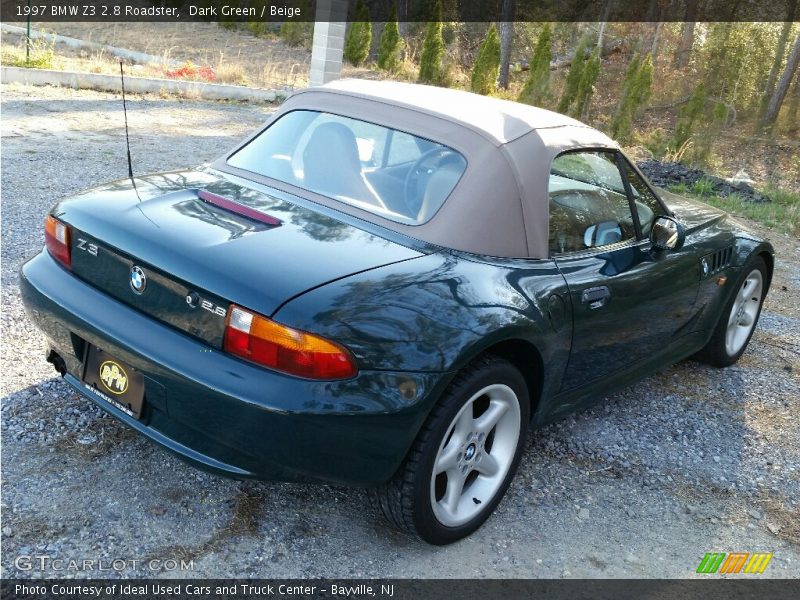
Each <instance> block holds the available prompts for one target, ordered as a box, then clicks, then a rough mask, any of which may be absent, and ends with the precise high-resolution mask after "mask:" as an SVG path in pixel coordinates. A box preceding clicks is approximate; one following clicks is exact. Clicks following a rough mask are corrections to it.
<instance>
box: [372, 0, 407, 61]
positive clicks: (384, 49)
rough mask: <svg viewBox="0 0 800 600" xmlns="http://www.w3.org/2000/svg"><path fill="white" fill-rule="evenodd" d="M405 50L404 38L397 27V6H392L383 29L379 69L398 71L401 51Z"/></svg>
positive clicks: (379, 52)
mask: <svg viewBox="0 0 800 600" xmlns="http://www.w3.org/2000/svg"><path fill="white" fill-rule="evenodd" d="M402 48H403V38H401V37H400V29H399V28H398V26H397V5H396V4H392V11H391V13H389V20H388V21H386V25H384V27H383V33H382V34H381V40H380V44H379V48H378V67H379V68H381V69H383V70H384V71H396V70H397V67H398V65H399V63H400V50H401V49H402Z"/></svg>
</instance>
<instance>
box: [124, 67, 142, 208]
mask: <svg viewBox="0 0 800 600" xmlns="http://www.w3.org/2000/svg"><path fill="white" fill-rule="evenodd" d="M119 77H120V79H121V80H122V112H123V114H124V116H125V145H126V147H127V149H128V177H130V179H131V183H133V189H134V191H135V192H136V196H137V197H138V196H139V190H137V189H136V180H135V179H134V178H133V163H132V162H131V136H130V134H129V133H128V106H127V102H126V101H125V73H124V72H123V70H122V61H121V60H120V61H119ZM139 200H141V198H139Z"/></svg>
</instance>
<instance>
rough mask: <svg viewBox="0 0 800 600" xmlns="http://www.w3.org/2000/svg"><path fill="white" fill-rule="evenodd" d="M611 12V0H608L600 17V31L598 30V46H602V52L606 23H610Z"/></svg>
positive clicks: (601, 49) (601, 50)
mask: <svg viewBox="0 0 800 600" xmlns="http://www.w3.org/2000/svg"><path fill="white" fill-rule="evenodd" d="M610 13H611V0H606V3H605V6H603V15H602V16H601V17H600V18H601V19H602V20H601V21H600V31H598V32H597V47H598V48H600V54H602V53H603V35H604V34H605V32H606V25H607V24H608V15H609V14H610Z"/></svg>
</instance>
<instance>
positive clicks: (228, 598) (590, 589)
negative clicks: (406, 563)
mask: <svg viewBox="0 0 800 600" xmlns="http://www.w3.org/2000/svg"><path fill="white" fill-rule="evenodd" d="M0 597H2V598H3V600H12V599H14V600H34V599H35V600H51V599H57V600H97V599H101V600H106V599H112V600H134V599H136V600H143V599H147V600H153V599H159V600H211V599H213V600H270V599H284V598H286V599H293V600H301V599H302V600H306V599H309V600H310V599H315V598H348V599H351V600H368V599H373V598H374V599H380V600H418V599H419V600H424V599H428V598H430V599H438V598H447V599H450V598H463V599H472V598H501V597H502V598H503V600H511V599H515V598H526V599H535V598H547V599H548V600H560V599H562V598H563V599H564V600H582V599H587V600H588V599H592V600H606V599H607V600H625V599H627V598H637V599H638V598H647V600H673V599H680V600H693V599H695V598H697V599H701V600H739V599H746V600H750V599H752V600H762V599H764V598H770V599H782V598H793V599H794V598H798V597H800V580H792V579H782V580H781V579H746V580H745V579H741V580H732V579H716V578H715V579H710V578H709V579H691V580H663V579H635V580H630V579H601V580H580V579H572V580H552V579H550V580H548V579H535V580H534V579H511V580H507V579H488V580H487V579H484V580H464V579H435V580H413V579H385V580H382V579H372V580H364V579H357V580H346V579H340V580H336V579H308V580H299V579H294V580H280V579H252V580H237V579H230V580H224V579H162V580H136V579H129V580H104V579H84V580H80V579H38V580H37V579H34V580H31V579H25V580H22V579H4V580H3V581H2V582H0Z"/></svg>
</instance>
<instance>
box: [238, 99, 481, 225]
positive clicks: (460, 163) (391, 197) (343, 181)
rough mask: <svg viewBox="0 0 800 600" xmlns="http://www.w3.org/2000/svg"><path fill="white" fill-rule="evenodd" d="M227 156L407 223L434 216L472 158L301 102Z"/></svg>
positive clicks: (262, 172)
mask: <svg viewBox="0 0 800 600" xmlns="http://www.w3.org/2000/svg"><path fill="white" fill-rule="evenodd" d="M228 164H229V165H231V166H233V167H238V168H240V169H244V170H246V171H250V172H253V173H258V174H259V175H263V176H265V177H270V178H272V179H277V180H279V181H283V182H285V183H289V184H292V185H296V186H298V187H300V188H303V189H305V190H309V191H311V192H316V193H318V194H322V195H324V196H327V197H329V198H334V199H336V200H339V201H341V202H345V203H347V204H350V205H352V206H357V207H358V208H362V209H364V210H368V211H370V212H373V213H376V214H378V215H380V216H382V217H385V218H387V219H391V220H393V221H397V222H400V223H408V224H420V223H424V222H426V221H427V220H428V219H430V218H431V217H432V216H433V215H434V214H435V213H436V211H437V210H439V208H440V207H441V206H442V204H443V203H444V201H445V199H446V198H447V197H448V196H449V195H450V192H452V191H453V188H455V186H456V184H457V183H458V181H459V179H460V178H461V175H462V174H463V173H464V170H465V169H466V166H467V161H466V160H465V159H464V157H463V156H462V155H461V154H459V153H458V152H456V151H455V150H453V149H452V148H448V147H447V146H443V145H442V144H438V143H436V142H433V141H431V140H426V139H423V138H420V137H417V136H415V135H411V134H409V133H405V132H402V131H397V130H395V129H390V128H388V127H383V126H381V125H375V124H374V123H367V122H365V121H359V120H357V119H351V118H348V117H342V116H339V115H333V114H330V113H324V112H316V111H308V110H296V111H292V112H289V113H287V114H285V115H283V116H282V117H281V118H279V119H278V120H277V121H275V122H274V123H272V125H270V126H269V127H268V128H267V129H265V130H264V131H263V132H262V133H261V134H259V135H258V136H257V137H255V138H254V139H253V140H251V141H250V142H249V143H248V144H247V145H246V146H245V147H243V148H242V149H241V150H239V151H238V152H236V153H235V154H234V155H233V156H231V157H230V158H229V159H228Z"/></svg>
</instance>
